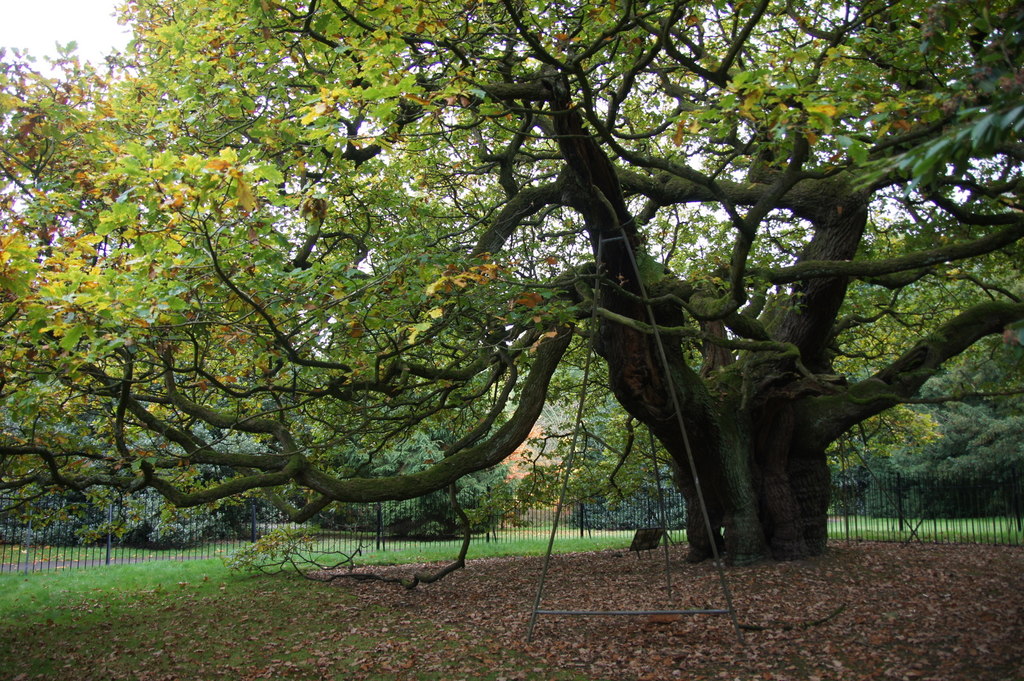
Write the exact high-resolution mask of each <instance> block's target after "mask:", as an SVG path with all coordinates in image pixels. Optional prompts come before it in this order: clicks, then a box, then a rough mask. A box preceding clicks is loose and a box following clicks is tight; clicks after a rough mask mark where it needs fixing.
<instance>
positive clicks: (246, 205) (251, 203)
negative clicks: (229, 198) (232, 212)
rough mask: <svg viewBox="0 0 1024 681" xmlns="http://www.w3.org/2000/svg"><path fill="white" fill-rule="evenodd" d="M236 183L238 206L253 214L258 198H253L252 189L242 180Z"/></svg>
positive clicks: (239, 179)
mask: <svg viewBox="0 0 1024 681" xmlns="http://www.w3.org/2000/svg"><path fill="white" fill-rule="evenodd" d="M236 182H237V183H238V185H237V187H236V188H235V198H236V199H238V205H239V206H241V207H242V210H244V211H245V212H246V213H251V212H252V211H253V210H254V209H255V208H256V197H255V196H253V193H252V187H250V186H249V183H248V182H246V181H245V180H243V179H242V178H238V179H237V180H236Z"/></svg>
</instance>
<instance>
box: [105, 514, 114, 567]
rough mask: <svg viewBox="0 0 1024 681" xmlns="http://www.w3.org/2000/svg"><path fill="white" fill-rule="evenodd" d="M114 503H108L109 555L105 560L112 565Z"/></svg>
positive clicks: (106, 563)
mask: <svg viewBox="0 0 1024 681" xmlns="http://www.w3.org/2000/svg"><path fill="white" fill-rule="evenodd" d="M113 529H114V504H113V503H110V504H107V557H106V560H105V561H104V564H105V565H110V554H111V553H112V552H113V549H114V536H113Z"/></svg>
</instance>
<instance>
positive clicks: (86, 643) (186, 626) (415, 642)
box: [0, 553, 586, 681]
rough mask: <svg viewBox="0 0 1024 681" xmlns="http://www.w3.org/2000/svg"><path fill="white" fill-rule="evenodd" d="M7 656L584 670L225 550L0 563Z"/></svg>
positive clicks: (134, 667)
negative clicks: (10, 566)
mask: <svg viewBox="0 0 1024 681" xmlns="http://www.w3.org/2000/svg"><path fill="white" fill-rule="evenodd" d="M448 557H450V556H448ZM433 558H434V556H432V555H428V554H426V553H417V554H414V555H408V556H403V555H401V554H399V553H392V554H381V555H380V556H376V557H375V558H374V559H375V560H376V559H380V560H381V561H382V562H383V561H397V560H403V559H407V560H417V561H418V560H430V559H433ZM0 659H2V660H4V670H3V678H10V679H19V680H27V679H35V678H39V679H43V678H47V679H49V678H53V677H54V676H69V677H70V676H73V677H74V678H75V679H76V680H82V681H87V680H89V679H103V680H104V681H114V680H117V679H175V680H178V679H182V680H185V679H204V680H205V679H215V678H232V679H250V678H301V679H398V678H401V679H410V680H419V679H422V680H424V681H426V680H433V679H436V680H441V679H457V678H465V679H489V680H491V681H498V680H500V679H506V678H517V679H558V680H560V681H584V680H585V679H586V677H584V676H581V675H579V674H575V673H569V672H564V671H558V670H554V669H549V668H547V667H545V666H544V665H543V664H542V663H540V662H538V661H537V660H534V659H529V658H525V657H524V656H522V655H521V654H519V653H516V652H515V651H509V650H507V649H505V647H503V646H500V645H497V644H495V643H494V642H493V641H490V640H489V639H488V638H487V637H486V636H483V635H481V636H474V637H473V638H472V640H466V637H465V636H464V635H462V634H457V633H455V632H453V631H450V630H447V629H446V628H445V627H444V626H442V625H439V624H438V623H437V622H433V621H430V620H429V618H428V617H427V616H424V617H423V618H422V619H417V618H415V617H410V615H409V614H408V613H405V614H399V613H393V612H387V611H384V610H382V609H380V608H376V607H366V606H363V605H361V604H360V603H359V602H358V600H357V598H356V597H355V596H353V595H352V594H351V593H349V592H348V591H346V590H345V589H337V588H331V587H328V586H325V585H323V584H321V583H317V582H310V581H308V580H305V579H303V578H301V577H299V576H297V575H295V574H279V575H271V576H267V575H259V576H252V575H246V574H241V573H238V572H233V571H230V570H228V569H227V568H226V567H225V566H224V564H223V562H222V561H221V560H219V559H212V560H194V561H184V562H181V561H159V562H150V563H144V564H133V565H117V566H110V567H107V568H103V569H93V570H72V571H65V572H41V573H32V574H29V575H27V576H26V575H2V576H0ZM524 670H525V675H524Z"/></svg>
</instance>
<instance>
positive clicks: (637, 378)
mask: <svg viewBox="0 0 1024 681" xmlns="http://www.w3.org/2000/svg"><path fill="white" fill-rule="evenodd" d="M126 12H127V15H126V16H127V19H128V20H130V21H131V23H132V25H133V27H134V30H135V34H136V39H135V41H134V43H133V44H132V46H131V47H130V48H129V50H128V52H127V53H126V54H122V55H115V56H113V57H111V58H110V59H108V63H107V64H106V65H104V66H103V67H90V66H83V65H81V64H78V63H77V62H76V61H75V60H74V58H73V57H66V58H63V59H62V60H61V61H60V64H58V71H59V72H60V74H61V75H60V76H59V77H50V76H44V75H41V74H40V73H38V72H37V71H36V70H35V69H34V68H33V67H32V65H31V63H30V62H28V61H26V60H25V59H23V58H21V57H19V56H18V55H11V54H8V55H7V56H6V57H5V58H4V60H3V62H2V71H0V152H2V153H0V170H2V174H3V183H2V190H0V191H2V195H0V212H2V215H3V220H2V224H0V242H2V245H3V252H2V255H0V285H2V289H3V295H2V299H0V324H2V328H3V333H4V340H5V342H4V344H3V348H2V349H0V404H2V409H3V412H2V416H0V419H2V435H0V456H2V463H0V473H2V475H3V480H2V488H3V489H4V490H5V491H6V493H8V494H14V495H15V496H18V497H20V498H28V497H31V496H32V495H34V494H42V493H45V492H46V491H48V490H51V489H53V488H57V487H65V488H66V487H70V488H78V489H81V488H86V487H90V486H94V485H98V486H108V487H114V488H118V489H121V490H124V491H131V490H137V489H140V488H144V487H151V488H154V489H156V490H157V491H159V492H160V493H161V494H163V495H165V496H166V497H167V498H168V499H169V500H171V501H172V502H173V503H175V504H179V505H182V506H193V505H198V504H202V503H209V502H214V501H216V500H218V499H223V498H225V497H229V496H232V495H239V494H242V493H246V492H248V491H250V490H254V489H257V488H264V489H267V490H274V489H283V488H292V489H301V490H305V497H304V498H305V499H306V502H305V504H304V505H302V504H300V505H299V506H288V508H289V509H290V512H291V514H292V517H294V518H295V519H298V520H301V519H304V518H308V517H311V516H312V515H313V514H314V513H316V512H317V511H318V510H320V509H322V508H324V507H325V506H326V505H327V504H329V503H330V502H332V501H335V500H342V501H373V500H384V499H399V498H409V497H414V496H418V495H422V494H424V493H427V492H430V491H432V490H436V489H441V488H443V487H446V486H448V485H450V484H451V483H453V482H455V481H457V480H458V479H459V478H460V477H462V476H465V475H467V474H469V473H471V472H473V471H477V470H481V469H484V468H487V467H490V466H494V465H495V464H497V463H499V462H501V461H503V460H504V459H505V458H506V457H508V456H509V455H510V453H512V452H513V451H514V450H515V449H516V448H517V447H518V446H519V445H520V444H521V443H522V442H523V441H524V440H525V439H526V438H527V437H528V435H529V434H530V431H531V428H532V426H533V425H534V423H535V421H536V420H537V418H538V415H539V414H540V412H541V409H542V408H543V406H544V404H545V401H546V400H548V399H550V398H551V397H553V396H552V395H551V394H550V393H551V390H552V385H553V384H552V381H553V379H554V378H557V376H558V375H559V367H560V366H564V365H565V364H566V362H575V361H577V360H578V359H579V356H580V355H581V354H582V353H587V352H591V351H593V352H595V353H597V355H599V356H600V358H602V360H603V362H604V365H605V368H606V375H607V386H606V387H607V388H608V389H610V391H611V392H612V393H613V394H614V397H615V399H616V400H617V401H618V403H619V404H621V406H622V408H623V409H624V410H625V411H626V412H627V413H628V414H629V415H630V416H631V417H632V418H633V419H635V420H637V421H639V422H642V423H643V424H645V425H646V426H647V428H649V429H650V431H651V432H652V433H653V434H654V436H655V437H656V438H657V439H658V440H659V441H660V443H661V445H662V446H663V447H664V448H665V449H666V450H667V452H668V453H669V455H670V457H671V460H672V461H673V462H674V469H675V473H676V480H677V482H678V484H679V485H680V488H681V489H682V490H683V492H684V493H685V494H686V496H687V498H688V500H689V502H690V505H691V511H692V512H691V513H690V518H691V519H692V520H691V525H692V526H691V528H690V530H691V531H690V532H689V535H688V536H689V541H690V543H691V548H692V555H693V557H694V558H695V559H699V558H703V557H706V556H707V555H709V554H710V552H711V548H712V545H711V541H712V539H711V537H710V536H709V535H708V533H706V532H705V531H704V527H703V524H702V520H701V514H700V513H699V512H697V508H698V503H697V493H698V491H702V492H703V498H704V500H705V502H706V505H707V508H708V512H709V517H710V520H711V526H712V529H713V536H714V540H715V542H716V543H720V545H721V546H722V547H723V548H724V550H725V552H726V554H727V556H728V557H729V558H730V559H731V560H733V561H736V562H748V561H753V560H757V559H760V558H764V557H768V556H774V557H776V558H780V559H791V558H797V557H801V556H806V555H810V554H815V553H818V552H820V551H822V550H823V549H824V545H825V538H826V525H825V523H826V516H825V513H826V506H827V503H828V498H829V490H830V486H829V474H828V468H827V465H826V448H827V447H828V446H829V444H830V443H831V442H833V441H835V440H836V439H837V438H839V437H840V436H841V435H842V434H843V433H844V432H846V431H847V430H848V429H850V428H851V427H853V426H855V425H856V424H858V423H860V422H862V421H864V420H865V419H868V418H870V417H871V416H873V415H876V414H879V413H880V412H882V411H884V410H886V409H888V408H890V407H892V406H894V405H897V404H900V403H902V402H905V401H907V400H910V399H912V398H913V397H914V396H915V394H916V393H917V391H918V389H919V388H920V387H921V386H922V384H923V383H924V382H925V381H926V380H927V379H928V378H929V377H931V376H933V375H934V374H935V373H936V372H938V371H939V370H940V369H941V367H942V366H943V364H944V363H945V362H948V361H949V360H950V359H951V358H955V357H957V356H958V355H959V354H961V353H963V352H965V351H968V350H969V349H970V348H972V346H976V345H977V344H978V343H979V341H982V340H983V339H985V338H986V337H991V336H994V335H997V334H1000V333H1002V332H1003V330H1004V328H1006V327H1007V326H1008V325H1011V324H1014V323H1017V322H1019V321H1020V320H1021V319H1024V302H1022V296H1024V290H1022V288H1021V286H1020V263H1021V262H1022V257H1021V256H1022V254H1024V249H1022V247H1021V239H1022V237H1024V213H1022V210H1024V203H1022V175H1021V162H1022V160H1024V146H1022V144H1021V141H1020V134H1021V131H1022V128H1024V105H1022V101H1024V98H1022V97H1021V89H1022V83H1024V77H1022V74H1021V71H1020V67H1019V64H1021V63H1024V54H1022V40H1021V33H1020V29H1021V27H1022V25H1024V20H1022V16H1021V10H1020V9H1019V8H1017V7H1015V3H1012V2H1002V1H1000V0H993V1H992V2H985V3H975V2H971V3H963V2H947V3H940V4H936V5H930V4H928V3H925V2H922V1H920V0H904V1H902V2H901V1H898V0H879V1H876V0H860V1H858V2H840V1H838V0H788V1H785V2H783V1H780V0H750V1H748V0H741V1H737V2H732V1H728V0H714V1H712V0H693V1H670V0H664V1H657V2H642V1H639V0H618V1H613V2H605V1H601V2H588V1H584V0H571V1H566V2H560V3H556V4H554V5H552V4H550V3H545V2H534V1H533V0H496V1H488V2H479V1H477V0H469V1H467V2H460V3H455V2H452V3H447V2H445V3H442V2H427V1H425V0H407V1H405V2H395V1H384V0H329V1H324V0H309V1H307V2H294V1H292V0H282V1H281V2H277V1H275V0H219V1H217V2H205V1H204V2H199V1H198V0H138V1H137V2H132V3H129V5H128V7H127V9H126ZM600 389H601V387H600V386H597V387H594V390H596V391H600ZM562 399H569V398H567V397H565V396H563V397H562ZM430 429H443V430H444V431H445V432H447V433H450V434H452V436H451V437H448V438H447V439H446V445H445V451H444V455H443V456H439V457H438V459H437V460H434V461H428V465H426V466H424V467H421V468H419V469H418V470H415V471H404V472H403V471H400V472H399V473H398V474H396V475H393V476H388V477H372V476H368V475H367V471H369V470H371V469H372V468H373V465H372V464H373V462H374V460H375V457H376V456H378V455H379V454H380V452H382V451H384V450H385V449H387V448H389V447H394V446H395V445H396V443H400V442H401V441H402V440H403V439H405V438H408V437H410V435H411V434H413V433H416V432H423V431H426V430H430ZM239 435H242V436H244V437H241V438H240V437H239ZM240 442H244V443H245V446H241V445H239V443H240ZM210 471H215V472H216V474H211V473H210ZM694 474H696V477H695V475H694ZM698 480H699V484H698V483H697V481H698ZM289 499H291V500H292V501H294V499H295V496H294V495H292V496H290V497H289ZM277 501H278V503H279V504H281V505H282V506H283V507H284V506H286V500H285V499H284V498H283V497H282V498H278V499H277Z"/></svg>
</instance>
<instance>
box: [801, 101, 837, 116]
mask: <svg viewBox="0 0 1024 681" xmlns="http://www.w3.org/2000/svg"><path fill="white" fill-rule="evenodd" d="M807 111H808V112H809V113H816V114H821V115H823V116H828V117H829V118H831V117H832V116H835V115H836V114H837V113H839V109H837V108H836V106H835V105H834V104H815V105H813V106H809V107H807Z"/></svg>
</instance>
